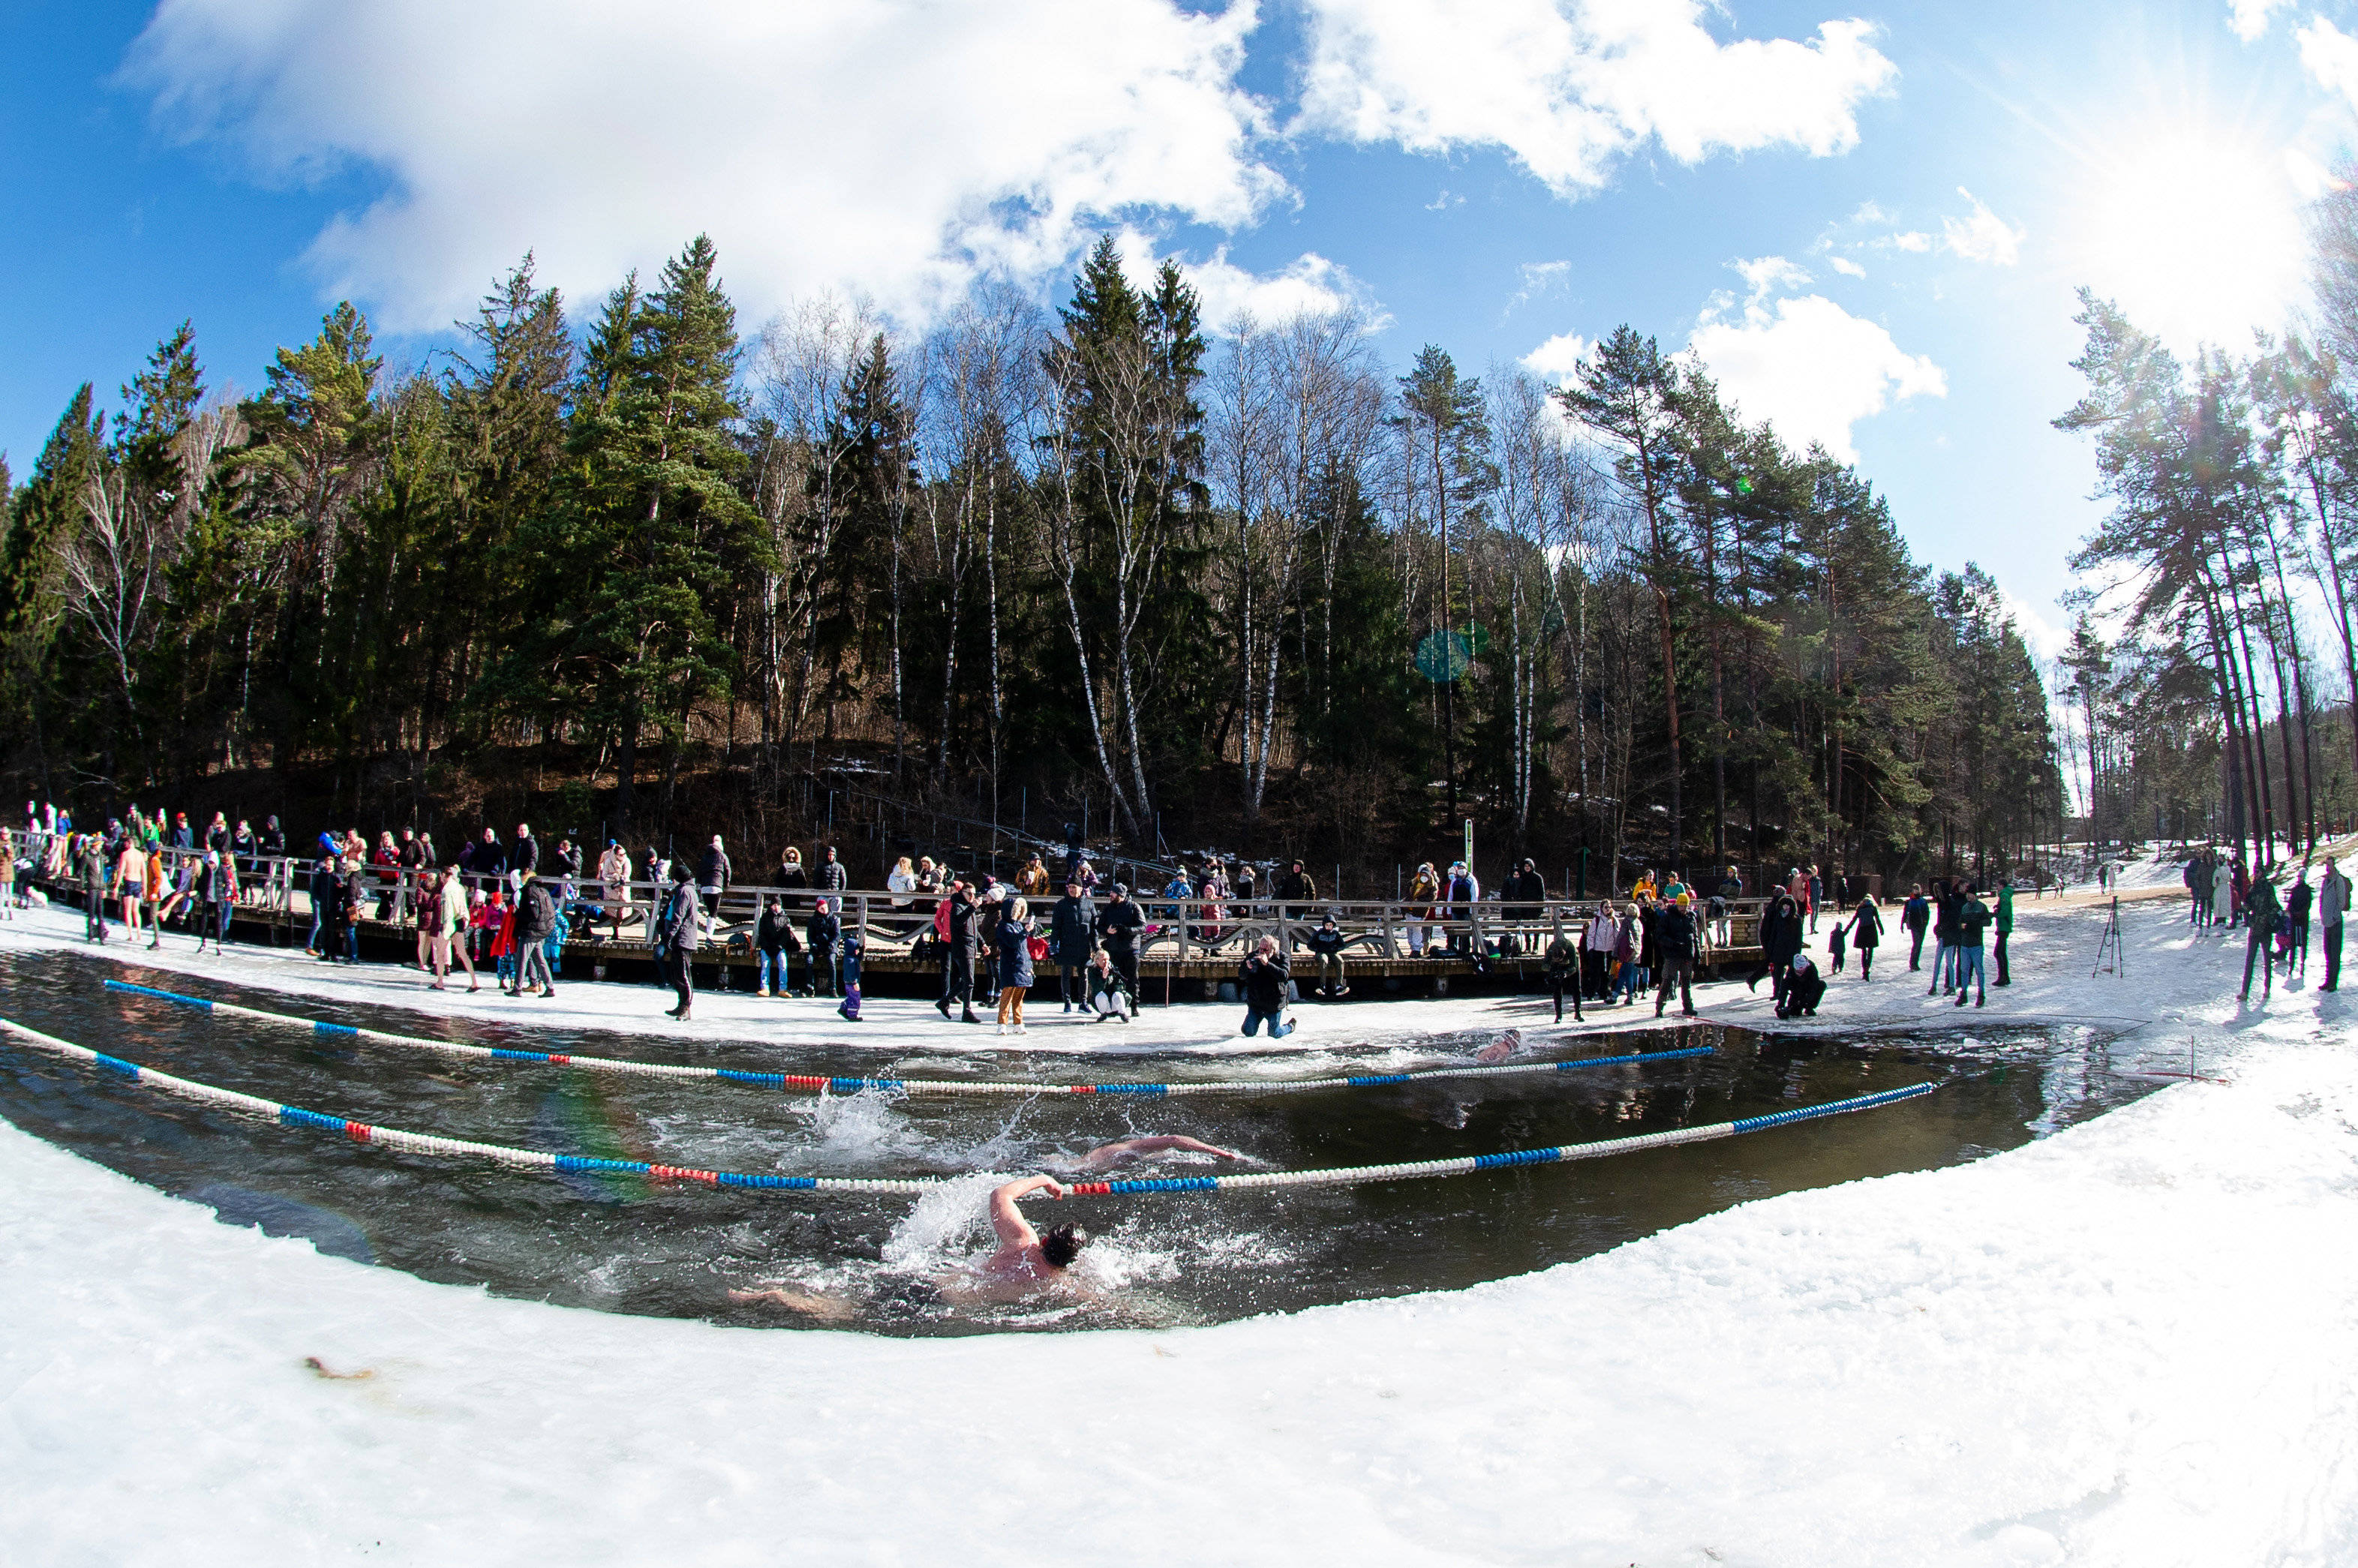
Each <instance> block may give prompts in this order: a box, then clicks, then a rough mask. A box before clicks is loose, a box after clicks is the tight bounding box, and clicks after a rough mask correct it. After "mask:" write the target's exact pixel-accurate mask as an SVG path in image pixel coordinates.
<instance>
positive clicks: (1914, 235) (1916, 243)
mask: <svg viewBox="0 0 2358 1568" xmlns="http://www.w3.org/2000/svg"><path fill="white" fill-rule="evenodd" d="M1887 243H1890V244H1893V245H1896V246H1898V248H1899V249H1901V250H1903V251H1909V252H1913V253H1914V254H1918V255H1921V254H1924V253H1925V252H1926V251H1929V250H1931V248H1932V236H1931V235H1930V234H1927V233H1924V232H1921V231H1920V230H1910V231H1909V232H1907V233H1904V234H1894V235H1892V236H1891V238H1890V240H1889V241H1888V242H1887Z"/></svg>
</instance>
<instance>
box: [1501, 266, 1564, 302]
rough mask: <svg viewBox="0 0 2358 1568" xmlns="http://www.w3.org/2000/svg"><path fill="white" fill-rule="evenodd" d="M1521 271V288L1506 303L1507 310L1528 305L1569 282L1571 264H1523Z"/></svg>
mask: <svg viewBox="0 0 2358 1568" xmlns="http://www.w3.org/2000/svg"><path fill="white" fill-rule="evenodd" d="M1521 271H1522V275H1523V286H1522V287H1520V288H1519V289H1517V290H1515V297H1513V298H1512V299H1509V301H1507V308H1508V309H1509V310H1512V309H1514V308H1515V307H1517V306H1518V305H1528V304H1530V303H1531V301H1532V300H1534V299H1537V298H1538V297H1540V296H1541V295H1542V294H1552V293H1554V292H1555V291H1556V290H1557V289H1559V288H1562V287H1563V286H1564V285H1565V283H1567V282H1569V281H1570V280H1571V277H1572V264H1571V263H1570V262H1568V261H1543V262H1525V263H1524V264H1523V265H1522V268H1521Z"/></svg>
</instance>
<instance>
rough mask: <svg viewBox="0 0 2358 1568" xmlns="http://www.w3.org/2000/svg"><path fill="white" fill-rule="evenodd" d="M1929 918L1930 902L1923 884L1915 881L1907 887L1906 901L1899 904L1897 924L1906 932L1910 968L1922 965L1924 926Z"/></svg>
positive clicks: (1917, 967)
mask: <svg viewBox="0 0 2358 1568" xmlns="http://www.w3.org/2000/svg"><path fill="white" fill-rule="evenodd" d="M1931 918H1932V903H1931V900H1930V899H1928V898H1926V897H1925V896H1924V884H1923V883H1922V882H1917V883H1915V884H1913V885H1912V886H1911V887H1910V888H1909V892H1908V902H1907V903H1903V904H1901V905H1900V906H1899V925H1900V929H1902V930H1904V931H1906V932H1907V933H1908V967H1909V968H1911V969H1920V968H1923V967H1924V963H1923V959H1924V927H1925V925H1926V924H1927V923H1928V922H1930V921H1931Z"/></svg>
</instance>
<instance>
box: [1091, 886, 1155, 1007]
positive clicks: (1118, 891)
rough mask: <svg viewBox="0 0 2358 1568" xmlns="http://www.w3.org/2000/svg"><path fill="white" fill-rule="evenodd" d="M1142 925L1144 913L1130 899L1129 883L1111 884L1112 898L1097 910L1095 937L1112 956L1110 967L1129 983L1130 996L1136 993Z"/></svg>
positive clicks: (1143, 926)
mask: <svg viewBox="0 0 2358 1568" xmlns="http://www.w3.org/2000/svg"><path fill="white" fill-rule="evenodd" d="M1145 926H1146V916H1145V915H1143V914H1140V913H1139V909H1138V904H1137V903H1136V902H1135V901H1134V900H1132V899H1131V898H1130V887H1129V884H1127V883H1125V882H1116V883H1114V884H1113V897H1112V899H1111V900H1110V901H1109V903H1107V904H1106V906H1105V908H1104V909H1102V910H1100V911H1099V912H1098V940H1099V941H1101V942H1103V943H1104V944H1105V946H1106V952H1107V953H1108V954H1109V955H1110V956H1111V957H1112V958H1113V967H1114V968H1117V969H1120V971H1121V973H1122V978H1123V979H1126V980H1128V981H1129V982H1130V995H1132V996H1136V995H1137V994H1138V934H1139V933H1140V932H1141V931H1142V930H1144V929H1145Z"/></svg>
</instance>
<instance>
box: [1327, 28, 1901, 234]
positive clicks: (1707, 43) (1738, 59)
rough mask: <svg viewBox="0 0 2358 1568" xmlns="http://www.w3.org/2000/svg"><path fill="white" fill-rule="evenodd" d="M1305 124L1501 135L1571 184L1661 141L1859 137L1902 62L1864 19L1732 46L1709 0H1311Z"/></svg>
mask: <svg viewBox="0 0 2358 1568" xmlns="http://www.w3.org/2000/svg"><path fill="white" fill-rule="evenodd" d="M1305 5H1306V7H1307V9H1308V11H1309V13H1310V17H1309V21H1310V40H1311V47H1310V61H1309V65H1308V67H1307V70H1306V71H1305V73H1304V86H1303V106H1302V114H1301V117H1300V120H1299V122H1298V124H1297V129H1307V130H1311V131H1316V132H1321V133H1325V134H1329V135H1339V136H1343V137H1346V138H1348V139H1350V140H1353V141H1357V142H1363V143H1373V142H1398V143H1399V144H1400V145H1401V146H1405V147H1407V148H1409V149H1411V150H1412V151H1419V152H1434V153H1443V152H1447V151H1450V150H1451V149H1453V148H1456V147H1461V146H1500V147H1503V148H1505V149H1506V150H1507V151H1508V152H1509V153H1510V154H1512V155H1513V156H1514V157H1515V158H1516V159H1518V160H1519V161H1520V162H1521V163H1522V164H1523V166H1524V167H1525V168H1529V169H1530V170H1531V173H1532V174H1534V175H1536V176H1537V177H1538V178H1540V179H1541V180H1543V181H1545V182H1546V183H1547V184H1548V185H1549V186H1550V187H1551V188H1552V189H1554V190H1555V191H1556V192H1558V193H1559V194H1561V195H1563V196H1567V197H1569V196H1577V195H1579V194H1581V193H1583V192H1585V191H1587V190H1592V189H1595V188H1597V187H1598V186H1600V185H1602V184H1604V183H1605V181H1606V178H1608V177H1609V174H1610V172H1611V168H1612V165H1613V164H1614V162H1615V161H1616V160H1617V158H1619V157H1622V156H1623V155H1625V154H1627V153H1628V152H1630V151H1631V150H1633V149H1635V148H1637V147H1639V146H1643V145H1645V144H1646V143H1647V142H1649V141H1653V142H1657V143H1659V144H1660V146H1661V148H1662V150H1663V151H1664V152H1666V153H1668V154H1669V155H1670V156H1671V157H1673V158H1676V159H1678V160H1679V161H1680V162H1682V163H1693V162H1697V161H1699V160H1701V159H1702V158H1704V157H1708V156H1710V155H1711V154H1713V153H1715V152H1723V151H1725V152H1745V151H1749V150H1752V149H1755V148H1760V147H1768V146H1793V147H1799V148H1801V149H1802V150H1803V151H1806V152H1808V153H1811V154H1812V155H1814V156H1818V157H1825V156H1828V155H1831V154H1834V153H1839V152H1844V151H1847V150H1848V149H1849V148H1850V147H1851V146H1854V145H1855V144H1856V142H1857V140H1858V121H1857V108H1858V105H1859V103H1860V102H1861V101H1862V100H1864V99H1866V98H1868V97H1870V96H1873V95H1875V94H1877V93H1880V92H1885V91H1887V89H1888V88H1889V87H1890V85H1891V82H1892V81H1893V79H1894V77H1895V76H1896V74H1897V71H1896V70H1895V68H1894V67H1893V66H1892V64H1891V62H1890V61H1889V60H1888V59H1885V58H1884V57H1883V56H1882V55H1881V54H1880V53H1878V52H1877V50H1876V49H1874V47H1873V46H1872V44H1871V43H1870V41H1869V40H1870V39H1871V38H1873V36H1874V32H1875V29H1874V27H1872V26H1871V25H1869V24H1868V23H1866V22H1863V21H1857V20H1848V21H1828V22H1824V23H1823V24H1821V25H1820V26H1819V27H1818V31H1817V35H1816V37H1815V38H1813V39H1812V41H1810V42H1808V43H1800V42H1795V41H1793V40H1791V39H1785V38H1779V39H1772V40H1766V41H1763V40H1758V39H1741V40H1737V41H1736V42H1732V43H1725V44H1723V43H1721V42H1719V41H1718V40H1717V39H1715V38H1713V37H1712V36H1711V34H1710V32H1709V31H1708V30H1706V29H1705V27H1704V25H1703V17H1704V13H1705V9H1706V7H1705V6H1704V4H1703V3H1702V0H1484V3H1483V4H1480V5H1462V4H1455V3H1453V0H1305Z"/></svg>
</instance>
